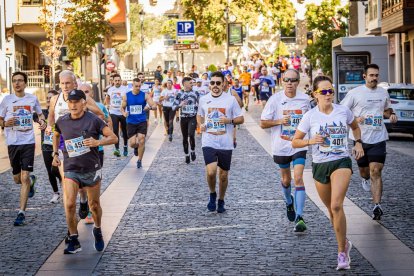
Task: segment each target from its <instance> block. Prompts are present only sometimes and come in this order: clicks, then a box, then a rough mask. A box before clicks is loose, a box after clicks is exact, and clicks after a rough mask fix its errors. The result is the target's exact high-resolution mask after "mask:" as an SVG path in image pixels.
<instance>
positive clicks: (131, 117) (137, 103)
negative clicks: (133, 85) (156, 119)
mask: <svg viewBox="0 0 414 276" xmlns="http://www.w3.org/2000/svg"><path fill="white" fill-rule="evenodd" d="M126 100H127V107H126V109H127V111H128V117H127V119H126V121H127V123H128V124H133V125H137V124H139V123H142V122H146V121H147V115H146V113H145V111H144V108H145V106H146V105H147V101H146V100H145V93H144V92H142V91H139V93H138V94H137V95H134V94H133V93H132V91H130V92H128V93H127V94H126Z"/></svg>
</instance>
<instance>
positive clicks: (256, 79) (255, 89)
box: [251, 67, 262, 104]
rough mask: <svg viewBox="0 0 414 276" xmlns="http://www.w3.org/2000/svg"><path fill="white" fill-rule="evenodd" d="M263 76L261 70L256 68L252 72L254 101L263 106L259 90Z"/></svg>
mask: <svg viewBox="0 0 414 276" xmlns="http://www.w3.org/2000/svg"><path fill="white" fill-rule="evenodd" d="M261 75H262V73H261V71H260V68H259V67H255V69H254V71H252V78H251V82H252V83H251V84H252V87H253V95H254V98H253V100H254V101H255V102H256V104H261V102H260V89H259V85H260V76H261ZM256 100H257V101H256Z"/></svg>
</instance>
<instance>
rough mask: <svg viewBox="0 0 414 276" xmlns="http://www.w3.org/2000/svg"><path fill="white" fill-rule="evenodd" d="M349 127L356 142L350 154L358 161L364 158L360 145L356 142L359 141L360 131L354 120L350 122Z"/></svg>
mask: <svg viewBox="0 0 414 276" xmlns="http://www.w3.org/2000/svg"><path fill="white" fill-rule="evenodd" d="M349 127H350V128H351V129H352V134H353V135H354V138H355V141H356V143H355V146H354V147H353V149H352V154H353V155H354V156H355V159H356V160H358V159H359V158H361V157H363V156H364V149H363V148H362V143H360V142H358V140H359V141H361V129H360V128H359V125H358V122H357V120H356V119H354V120H353V121H352V123H351V124H350V125H349Z"/></svg>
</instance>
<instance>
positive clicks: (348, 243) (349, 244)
mask: <svg viewBox="0 0 414 276" xmlns="http://www.w3.org/2000/svg"><path fill="white" fill-rule="evenodd" d="M351 248H352V242H351V241H350V240H348V239H346V243H345V254H346V256H347V257H348V265H350V264H351V255H350V252H351Z"/></svg>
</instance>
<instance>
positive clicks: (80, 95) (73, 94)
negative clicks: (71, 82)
mask: <svg viewBox="0 0 414 276" xmlns="http://www.w3.org/2000/svg"><path fill="white" fill-rule="evenodd" d="M80 99H84V100H86V95H85V93H84V92H83V91H82V90H77V89H75V90H72V91H70V93H69V96H68V100H69V101H70V100H75V101H77V100H80Z"/></svg>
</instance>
